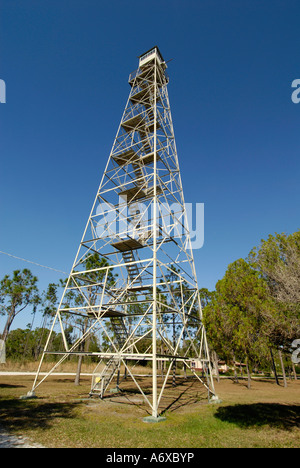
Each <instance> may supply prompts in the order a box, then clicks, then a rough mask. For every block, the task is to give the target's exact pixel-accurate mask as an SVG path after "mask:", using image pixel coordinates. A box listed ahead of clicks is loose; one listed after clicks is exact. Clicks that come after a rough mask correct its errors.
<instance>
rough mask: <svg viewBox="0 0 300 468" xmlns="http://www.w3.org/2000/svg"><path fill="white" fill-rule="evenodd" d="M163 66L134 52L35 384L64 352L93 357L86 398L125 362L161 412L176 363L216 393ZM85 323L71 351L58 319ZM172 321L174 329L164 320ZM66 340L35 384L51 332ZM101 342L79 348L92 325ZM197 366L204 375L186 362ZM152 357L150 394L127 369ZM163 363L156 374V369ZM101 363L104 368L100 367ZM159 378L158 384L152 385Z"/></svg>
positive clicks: (154, 56) (154, 55)
mask: <svg viewBox="0 0 300 468" xmlns="http://www.w3.org/2000/svg"><path fill="white" fill-rule="evenodd" d="M166 68H167V65H166V63H165V61H164V59H163V57H162V55H161V53H160V51H159V49H158V47H154V48H153V49H151V50H149V51H148V52H146V53H145V54H143V55H141V56H140V57H139V68H138V69H137V70H136V71H135V72H133V73H131V74H130V76H129V84H130V87H131V89H130V94H129V98H128V101H127V104H126V107H125V111H124V113H123V116H122V119H121V123H120V126H119V129H118V132H117V135H116V138H115V140H114V143H113V146H112V150H111V154H110V156H109V159H108V162H107V165H106V168H105V171H104V174H103V177H102V180H101V183H100V187H99V190H98V192H97V195H96V198H95V201H94V204H93V207H92V210H91V213H90V216H89V219H88V222H87V225H86V228H85V231H84V234H83V237H82V241H81V243H80V246H79V249H78V252H77V255H76V258H75V261H74V264H73V267H72V270H71V273H70V275H69V278H68V280H67V283H66V287H65V290H64V293H63V295H62V298H61V301H60V305H59V307H58V310H57V313H56V316H55V318H54V320H53V324H52V328H51V331H50V334H49V337H48V340H47V344H46V346H45V349H44V353H43V356H42V359H41V362H40V366H39V369H38V372H37V375H36V378H35V381H34V384H33V388H32V394H34V391H35V389H36V388H37V387H38V386H39V385H40V383H41V382H42V381H43V380H44V379H45V378H46V377H47V376H48V375H50V374H51V372H53V370H54V369H56V367H57V366H58V364H60V363H61V362H62V361H63V360H64V359H66V358H67V357H68V356H70V355H73V354H76V355H79V356H80V355H87V354H88V355H93V356H97V357H98V358H99V363H102V370H101V371H100V370H98V369H100V366H97V367H96V369H95V372H94V376H93V379H92V386H91V392H90V395H91V396H93V395H98V396H100V397H103V395H104V392H105V391H106V389H107V388H108V386H109V384H110V383H111V381H112V379H113V377H114V376H115V375H116V374H117V372H118V371H119V369H120V366H121V365H122V366H124V367H125V369H126V373H127V376H128V377H131V378H132V379H133V381H134V382H135V384H136V386H137V388H138V390H139V391H140V392H141V393H142V395H143V397H144V399H145V400H146V402H147V403H148V404H149V406H150V407H151V412H152V417H153V418H154V419H156V418H158V416H159V410H158V407H159V404H160V401H161V398H162V395H163V392H164V390H165V387H166V384H167V381H168V379H169V378H170V376H171V371H172V369H174V363H175V362H177V363H180V362H181V363H184V366H185V367H186V368H187V369H191V370H192V372H193V374H194V375H195V376H196V378H198V379H199V380H200V381H201V382H202V383H203V385H204V386H205V387H206V389H207V391H208V396H209V399H210V400H214V399H216V398H217V397H216V395H215V390H214V384H213V379H212V374H211V364H210V358H209V351H208V345H207V341H206V334H205V329H204V326H203V323H202V311H201V302H200V297H199V289H198V284H197V278H196V271H195V265H194V259H193V251H192V248H191V240H190V236H189V229H188V225H187V214H186V208H185V203H184V196H183V190H182V183H181V177H180V170H179V164H178V157H177V150H176V144H175V137H174V130H173V124H172V118H171V110H170V104H169V98H168V90H167V84H168V81H169V79H168V75H167V72H166ZM66 314H67V315H68V316H70V314H71V315H74V316H78V317H79V318H80V319H83V320H84V323H85V327H84V328H83V331H82V334H81V336H80V337H79V338H78V340H77V341H76V343H75V344H73V345H72V346H71V347H70V346H69V345H68V342H67V338H66V336H65V332H64V326H63V321H64V317H65V316H66ZM172 323H173V325H174V324H176V325H175V327H173V332H172V326H170V324H172ZM56 325H59V327H60V332H61V334H62V337H63V343H64V345H63V349H62V350H61V351H60V353H58V352H57V351H56V353H55V354H61V359H60V361H59V362H58V363H57V364H56V365H55V366H54V367H53V369H52V370H51V371H50V372H49V373H48V374H47V375H46V377H44V378H43V379H42V380H41V381H40V382H39V383H38V376H39V373H40V369H41V364H42V362H43V358H44V356H45V354H47V353H50V354H51V353H52V351H51V346H50V343H51V334H52V332H53V330H54V326H56ZM99 330H100V331H101V332H102V335H103V336H104V341H105V347H103V346H102V349H101V351H99V352H86V351H84V349H83V344H84V343H85V342H86V341H87V340H88V338H89V337H90V336H91V335H92V334H94V333H95V332H96V331H99ZM192 359H196V360H197V361H198V362H201V367H202V370H201V376H200V375H198V373H197V372H196V370H195V369H194V368H193V367H192ZM145 360H146V361H151V362H152V395H151V397H150V396H149V395H147V394H146V393H145V392H144V391H143V389H142V387H141V385H140V384H139V382H138V381H137V379H136V378H135V376H134V374H133V370H132V366H134V363H138V362H141V361H145ZM162 363H164V365H165V374H164V376H163V377H161V376H160V375H158V367H159V366H161V367H162V365H163V364H162ZM103 365H104V367H103ZM158 379H160V380H161V382H160V385H158Z"/></svg>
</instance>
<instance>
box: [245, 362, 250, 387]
mask: <svg viewBox="0 0 300 468" xmlns="http://www.w3.org/2000/svg"><path fill="white" fill-rule="evenodd" d="M246 369H247V375H248V389H249V390H251V374H250V369H249V363H248V359H246Z"/></svg>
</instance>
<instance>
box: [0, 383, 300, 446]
mask: <svg viewBox="0 0 300 468" xmlns="http://www.w3.org/2000/svg"><path fill="white" fill-rule="evenodd" d="M32 379H33V377H32V376H20V377H19V376H17V377H14V376H0V421H1V425H3V426H4V427H5V429H8V430H9V431H11V432H12V433H14V434H17V435H25V436H27V437H29V438H30V439H31V440H32V441H33V442H38V443H40V444H42V445H44V446H45V447H49V448H54V447H66V448H73V447H77V448H81V447H82V448H83V447H86V448H89V447H90V448H94V447H105V448H146V447H148V448H175V447H176V448H197V447H199V448H204V447H206V448H208V447H211V448H214V447H220V448H222V447H233V448H238V447H241V448H246V447H250V448H254V447H267V448H275V447H288V448H292V447H294V448H299V447H300V381H297V382H295V381H289V384H288V388H283V387H282V386H281V387H278V386H277V385H276V384H275V383H274V382H271V381H263V380H260V381H258V380H255V381H253V385H252V389H251V390H248V389H247V388H246V383H243V382H242V383H239V384H236V383H233V382H232V381H231V380H229V379H222V380H221V381H220V383H219V384H216V390H217V393H218V395H219V397H220V398H221V399H222V401H223V402H222V403H221V404H219V405H208V404H207V403H206V402H205V399H204V398H203V392H202V389H201V388H200V386H199V388H198V387H197V385H198V382H195V381H192V380H189V381H181V383H180V384H179V385H178V387H177V388H176V389H172V387H171V385H170V388H169V390H170V393H169V397H170V402H171V401H172V400H174V398H171V397H172V393H173V397H174V396H175V397H176V398H175V400H176V401H175V403H174V404H173V405H172V404H168V402H167V401H165V408H168V409H167V411H166V412H165V416H166V417H167V419H166V421H164V422H160V423H158V424H147V423H145V422H143V417H144V416H147V411H148V407H147V406H146V405H145V404H144V403H143V401H142V399H141V396H140V395H139V394H137V393H132V391H131V392H124V393H122V394H119V395H115V394H112V395H108V397H107V398H105V399H104V400H102V401H101V400H99V399H88V398H87V395H88V393H89V390H90V378H89V377H84V378H83V379H82V382H81V385H80V386H79V387H76V386H75V385H74V383H73V379H74V378H72V377H60V378H59V377H56V376H52V377H49V378H48V379H47V380H46V381H45V382H44V383H43V384H42V385H41V386H40V387H39V388H38V390H37V396H38V399H35V400H20V399H19V397H20V396H21V395H24V394H26V393H27V391H28V390H30V388H31V386H32ZM125 387H126V386H125ZM201 392H202V393H201Z"/></svg>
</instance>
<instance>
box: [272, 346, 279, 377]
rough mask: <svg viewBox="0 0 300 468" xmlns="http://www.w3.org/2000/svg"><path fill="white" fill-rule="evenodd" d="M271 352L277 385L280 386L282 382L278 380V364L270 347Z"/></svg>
mask: <svg viewBox="0 0 300 468" xmlns="http://www.w3.org/2000/svg"><path fill="white" fill-rule="evenodd" d="M270 354H271V359H272V364H273V371H274V375H275V379H276V383H277V385H279V386H280V383H279V380H278V375H277V370H276V365H275V361H274V356H273V353H272V349H271V348H270Z"/></svg>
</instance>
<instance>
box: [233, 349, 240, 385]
mask: <svg viewBox="0 0 300 468" xmlns="http://www.w3.org/2000/svg"><path fill="white" fill-rule="evenodd" d="M235 363H236V359H235V355H233V368H234V382H235V383H239V379H238V375H237V371H236V364H235Z"/></svg>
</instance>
